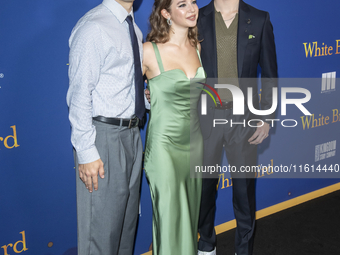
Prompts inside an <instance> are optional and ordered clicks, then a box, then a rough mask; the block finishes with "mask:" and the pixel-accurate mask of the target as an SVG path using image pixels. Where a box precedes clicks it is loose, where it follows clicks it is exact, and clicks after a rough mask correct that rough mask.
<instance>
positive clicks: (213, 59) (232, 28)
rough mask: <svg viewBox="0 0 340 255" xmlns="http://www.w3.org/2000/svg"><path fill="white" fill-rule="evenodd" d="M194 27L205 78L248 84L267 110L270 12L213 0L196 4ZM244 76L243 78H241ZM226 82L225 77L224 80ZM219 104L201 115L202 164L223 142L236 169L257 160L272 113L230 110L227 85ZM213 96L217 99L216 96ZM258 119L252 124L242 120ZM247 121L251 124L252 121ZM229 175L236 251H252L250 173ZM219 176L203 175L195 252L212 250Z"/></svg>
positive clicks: (272, 63) (203, 254)
mask: <svg viewBox="0 0 340 255" xmlns="http://www.w3.org/2000/svg"><path fill="white" fill-rule="evenodd" d="M198 29H199V35H200V39H201V40H202V41H201V47H202V51H201V58H202V62H203V67H204V69H205V71H206V73H207V77H208V78H218V79H221V78H227V81H228V83H229V84H233V85H235V86H237V87H239V89H241V90H242V92H243V95H244V96H245V98H247V90H248V87H252V99H253V104H254V108H256V109H261V110H267V109H270V108H271V106H272V89H273V87H276V86H277V79H276V78H277V62H276V50H275V42H274V34H273V28H272V24H271V22H270V19H269V14H268V13H267V12H264V11H260V10H257V9H255V8H254V7H252V6H250V5H248V4H246V3H244V2H243V1H242V0H213V1H211V2H210V3H209V4H208V5H207V6H205V7H203V8H201V9H200V13H199V19H198ZM258 65H260V67H261V78H262V79H261V81H262V85H261V86H262V93H261V103H259V97H258V88H257V79H248V78H256V77H257V71H258ZM244 78H247V79H244ZM223 83H225V82H223ZM218 94H219V95H220V97H221V100H222V105H221V104H217V106H216V105H215V103H214V102H213V100H209V97H208V100H207V114H206V115H202V114H201V115H200V118H201V130H202V135H203V138H204V165H205V166H216V165H217V164H220V163H221V155H222V151H223V147H224V149H225V151H226V156H227V159H228V163H229V164H230V165H231V166H235V167H236V169H237V170H239V169H240V167H241V166H255V165H257V144H260V143H261V142H262V141H263V140H264V139H265V138H266V137H268V133H269V123H267V122H265V120H266V119H273V118H274V116H275V113H272V114H270V115H267V116H255V115H254V114H253V113H251V112H250V111H249V109H248V107H247V104H246V105H245V113H244V115H242V116H241V115H233V109H232V107H233V103H232V101H233V95H232V94H231V93H230V91H229V90H227V89H224V90H223V89H218ZM217 101H218V100H217ZM213 119H226V120H229V123H230V120H232V121H233V123H243V122H244V121H245V122H244V123H246V125H245V126H244V125H240V124H238V125H232V126H231V125H230V124H229V123H228V124H225V125H216V126H215V127H213ZM250 119H257V120H262V121H258V123H257V127H250V126H249V125H247V122H248V120H250ZM251 125H256V122H255V124H254V122H252V124H251ZM231 176H232V179H233V208H234V214H235V218H236V222H237V227H236V234H235V252H236V254H237V255H251V254H252V250H253V240H254V226H255V179H254V177H255V174H254V173H231ZM217 183H218V178H212V179H211V178H210V179H207V178H204V179H203V189H202V201H201V209H200V220H199V233H200V240H199V245H198V249H199V252H198V254H199V255H215V254H216V234H215V230H214V220H215V209H216V208H215V198H216V192H217V190H216V185H217Z"/></svg>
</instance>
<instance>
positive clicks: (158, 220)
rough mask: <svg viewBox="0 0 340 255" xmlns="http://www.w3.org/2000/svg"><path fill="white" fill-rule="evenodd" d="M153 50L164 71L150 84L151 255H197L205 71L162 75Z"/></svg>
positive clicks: (148, 172) (147, 155)
mask: <svg viewBox="0 0 340 255" xmlns="http://www.w3.org/2000/svg"><path fill="white" fill-rule="evenodd" d="M153 47H154V50H155V54H156V58H157V62H158V66H159V69H160V72H161V73H160V74H159V75H158V76H156V77H154V78H152V79H150V80H148V88H149V90H150V96H151V111H150V120H149V124H148V129H147V138H146V147H145V157H144V168H145V174H146V177H147V179H148V181H149V187H150V192H151V199H152V208H153V223H152V225H153V255H196V254H197V225H198V217H199V209H200V200H201V188H202V179H201V178H198V177H197V176H195V174H194V173H193V171H195V166H201V165H202V158H203V140H202V135H201V131H200V126H199V119H198V115H197V103H198V100H199V96H200V93H201V89H202V88H203V85H202V84H199V83H198V82H204V81H205V72H204V69H203V68H202V67H199V68H198V69H197V72H196V75H195V78H194V79H189V78H188V77H187V76H186V75H185V73H184V72H183V71H182V70H180V69H174V70H169V71H164V68H163V64H162V60H161V57H160V54H159V51H158V47H157V45H156V44H155V43H153ZM197 54H198V57H199V58H200V56H199V52H198V51H197Z"/></svg>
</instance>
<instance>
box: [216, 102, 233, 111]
mask: <svg viewBox="0 0 340 255" xmlns="http://www.w3.org/2000/svg"><path fill="white" fill-rule="evenodd" d="M216 103H217V106H215V109H220V110H228V109H233V101H230V102H223V103H222V105H221V104H220V102H216Z"/></svg>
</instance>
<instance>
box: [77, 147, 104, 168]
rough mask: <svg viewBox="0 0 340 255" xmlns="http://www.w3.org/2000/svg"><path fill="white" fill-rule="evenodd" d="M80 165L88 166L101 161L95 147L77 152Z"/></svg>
mask: <svg viewBox="0 0 340 255" xmlns="http://www.w3.org/2000/svg"><path fill="white" fill-rule="evenodd" d="M77 157H78V163H79V164H87V163H91V162H94V161H96V160H98V159H100V156H99V153H98V150H97V148H96V147H95V146H93V147H92V148H90V149H87V150H83V151H77Z"/></svg>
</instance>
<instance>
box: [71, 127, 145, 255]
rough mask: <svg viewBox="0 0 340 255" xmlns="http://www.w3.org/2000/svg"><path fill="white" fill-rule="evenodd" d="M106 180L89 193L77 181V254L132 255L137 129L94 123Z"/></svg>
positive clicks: (138, 164) (138, 147)
mask: <svg viewBox="0 0 340 255" xmlns="http://www.w3.org/2000/svg"><path fill="white" fill-rule="evenodd" d="M93 124H94V125H95V126H96V132H97V135H96V142H95V144H96V147H97V150H98V152H99V155H100V157H101V160H102V161H103V163H104V170H105V178H104V179H101V178H100V177H98V180H99V181H98V182H99V183H98V190H97V191H95V190H93V192H92V193H90V192H89V191H88V190H87V189H86V187H85V185H84V183H83V182H82V181H81V179H80V178H79V173H78V162H77V157H75V165H76V177H77V178H76V179H77V219H78V254H79V255H132V253H133V244H134V238H135V233H136V225H137V218H138V210H139V194H140V178H141V169H142V155H143V147H142V141H141V138H140V133H139V129H138V128H132V129H128V128H127V127H119V126H114V125H109V124H105V123H101V122H98V121H93Z"/></svg>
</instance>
